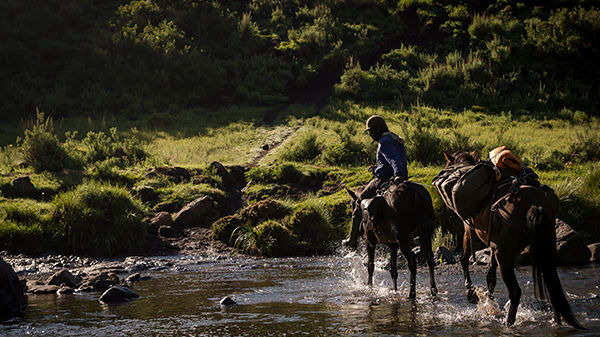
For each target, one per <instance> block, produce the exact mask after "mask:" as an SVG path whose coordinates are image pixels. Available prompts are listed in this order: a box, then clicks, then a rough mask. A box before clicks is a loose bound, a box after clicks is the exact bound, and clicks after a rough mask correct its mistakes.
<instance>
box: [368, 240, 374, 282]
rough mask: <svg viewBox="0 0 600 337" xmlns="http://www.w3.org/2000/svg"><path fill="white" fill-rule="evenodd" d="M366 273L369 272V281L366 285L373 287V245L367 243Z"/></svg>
mask: <svg viewBox="0 0 600 337" xmlns="http://www.w3.org/2000/svg"><path fill="white" fill-rule="evenodd" d="M367 257H368V262H367V271H368V272H369V279H368V280H367V285H369V286H371V285H373V271H375V245H374V244H371V243H370V242H367Z"/></svg>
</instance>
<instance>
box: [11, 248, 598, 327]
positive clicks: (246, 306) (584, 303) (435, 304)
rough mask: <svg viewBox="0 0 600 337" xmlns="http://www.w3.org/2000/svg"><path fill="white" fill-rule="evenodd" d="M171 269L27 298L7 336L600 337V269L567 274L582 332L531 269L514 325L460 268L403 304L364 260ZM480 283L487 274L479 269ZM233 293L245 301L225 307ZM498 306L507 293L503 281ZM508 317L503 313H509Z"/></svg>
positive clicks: (190, 263)
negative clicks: (472, 288)
mask: <svg viewBox="0 0 600 337" xmlns="http://www.w3.org/2000/svg"><path fill="white" fill-rule="evenodd" d="M175 259H177V262H176V263H174V266H175V267H173V269H172V270H166V271H161V272H156V273H154V274H152V275H151V276H153V278H152V279H150V280H148V281H142V282H139V283H135V284H134V286H133V289H134V291H135V292H137V293H138V294H139V295H140V296H141V298H139V299H138V300H135V301H132V302H128V303H124V304H118V305H104V304H102V303H100V302H99V301H98V300H97V297H98V294H75V295H62V296H55V295H45V296H30V297H29V310H28V313H27V317H26V319H25V320H24V321H23V322H20V323H16V324H11V325H4V326H0V335H8V336H24V335H31V336H142V335H143V336H284V335H288V336H302V335H307V336H397V335H403V336H415V335H423V336H425V335H426V336H467V335H468V336H472V335H522V336H525V335H527V336H542V335H543V336H548V335H553V336H596V335H598V334H600V296H599V295H600V289H599V282H598V280H599V279H600V277H599V276H600V268H599V267H597V266H587V267H581V268H568V269H561V270H560V271H559V272H560V277H561V280H562V282H563V287H564V288H565V290H566V291H567V296H568V298H569V300H570V303H571V305H572V308H573V311H574V313H575V315H576V317H577V318H578V319H579V321H580V322H581V323H582V324H583V325H584V326H586V327H587V328H588V329H589V330H586V331H576V330H574V329H571V328H568V327H560V326H557V325H555V324H554V323H553V322H552V315H551V313H550V312H549V311H548V309H547V306H545V305H544V304H542V303H539V302H537V301H536V300H534V299H533V290H532V282H531V275H530V274H531V273H530V270H529V268H522V269H519V270H518V271H517V277H518V278H519V281H520V285H521V288H522V290H523V298H522V304H521V305H520V306H519V312H518V314H517V321H516V324H515V326H513V327H506V326H504V324H503V317H495V316H492V315H490V314H487V313H486V311H485V310H483V309H481V308H479V309H478V307H477V306H476V305H472V304H470V303H468V302H467V301H466V298H465V296H464V287H463V285H462V284H463V281H462V274H461V273H460V271H459V270H460V269H459V268H460V267H459V266H458V265H454V266H446V267H444V268H443V269H442V268H440V269H438V275H437V281H438V287H439V290H440V295H439V298H432V297H431V296H429V290H428V288H429V287H428V284H429V281H428V276H427V272H426V271H425V270H424V269H420V270H419V273H418V278H417V282H418V283H417V300H415V301H412V300H408V299H406V298H405V297H406V295H407V294H408V273H407V272H406V271H401V272H400V275H399V279H398V281H399V282H398V283H399V290H398V292H397V293H395V292H393V291H391V290H390V287H391V281H390V278H389V273H388V272H387V271H384V270H381V269H379V268H378V269H377V270H376V274H375V280H374V286H373V287H372V288H369V287H367V286H365V285H364V281H365V280H366V269H365V267H364V266H363V265H362V261H361V258H359V257H321V258H294V259H270V260H244V259H230V260H218V261H217V260H212V259H207V258H198V259H195V258H193V257H187V258H185V259H182V258H175ZM473 279H474V282H475V284H476V285H478V286H481V287H483V286H484V284H485V276H484V275H483V274H477V273H474V275H473ZM224 296H230V297H232V298H233V299H234V300H235V301H236V302H237V303H238V305H236V306H233V307H230V308H222V307H220V306H219V301H220V300H221V298H223V297H224ZM496 298H497V300H496V301H497V304H498V307H499V308H500V309H501V310H502V309H503V308H504V307H505V305H506V301H507V295H506V289H505V287H504V285H503V283H502V281H501V279H500V278H499V282H498V287H497V293H496ZM505 312H506V311H505V310H504V312H503V314H504V313H505Z"/></svg>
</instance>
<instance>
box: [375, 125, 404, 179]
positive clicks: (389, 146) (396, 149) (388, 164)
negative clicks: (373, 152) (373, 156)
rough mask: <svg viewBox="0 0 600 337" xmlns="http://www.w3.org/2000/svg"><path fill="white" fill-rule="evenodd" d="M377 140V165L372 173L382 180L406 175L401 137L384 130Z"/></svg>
mask: <svg viewBox="0 0 600 337" xmlns="http://www.w3.org/2000/svg"><path fill="white" fill-rule="evenodd" d="M378 142H379V146H377V167H376V168H375V169H374V170H373V174H374V175H375V176H376V177H377V178H379V179H383V180H386V179H389V178H391V177H396V176H402V177H408V169H407V168H406V162H407V160H406V149H405V148H404V141H403V140H402V138H400V137H399V136H397V135H396V134H393V133H391V132H385V133H384V134H383V135H382V136H381V138H379V141H378Z"/></svg>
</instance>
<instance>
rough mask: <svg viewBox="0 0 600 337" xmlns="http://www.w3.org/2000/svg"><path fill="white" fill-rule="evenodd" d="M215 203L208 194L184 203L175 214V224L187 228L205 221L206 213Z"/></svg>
mask: <svg viewBox="0 0 600 337" xmlns="http://www.w3.org/2000/svg"><path fill="white" fill-rule="evenodd" d="M214 206H215V203H214V201H213V199H212V198H211V197H209V196H202V197H200V198H197V199H195V200H194V201H192V202H190V203H189V204H187V205H185V206H184V207H183V208H182V209H181V210H180V211H179V212H177V214H176V215H175V219H174V222H175V226H176V227H178V228H187V227H192V226H198V225H201V224H204V223H205V222H206V219H205V218H206V216H207V214H208V213H209V212H210V211H211V210H212V209H213V208H214Z"/></svg>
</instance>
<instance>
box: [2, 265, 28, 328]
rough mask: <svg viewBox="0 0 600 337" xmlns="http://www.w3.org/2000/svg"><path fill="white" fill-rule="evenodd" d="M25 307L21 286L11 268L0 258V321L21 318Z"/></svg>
mask: <svg viewBox="0 0 600 337" xmlns="http://www.w3.org/2000/svg"><path fill="white" fill-rule="evenodd" d="M26 305H27V297H25V293H24V292H23V286H22V285H21V281H20V280H19V277H18V276H17V274H16V273H15V271H14V270H13V268H12V266H11V265H10V264H8V263H7V262H5V261H4V260H3V259H2V258H0V320H4V319H8V318H11V317H16V316H21V315H22V314H23V313H24V311H25V307H26Z"/></svg>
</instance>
